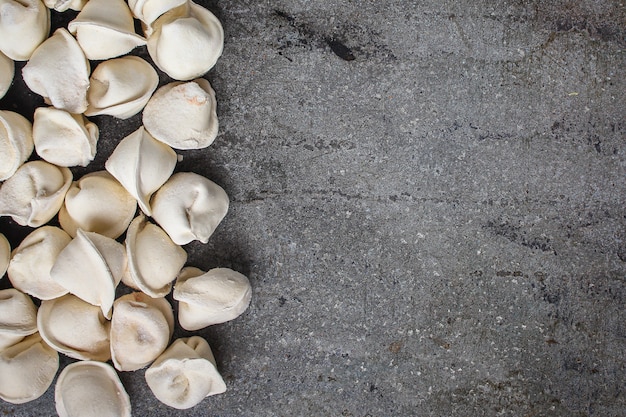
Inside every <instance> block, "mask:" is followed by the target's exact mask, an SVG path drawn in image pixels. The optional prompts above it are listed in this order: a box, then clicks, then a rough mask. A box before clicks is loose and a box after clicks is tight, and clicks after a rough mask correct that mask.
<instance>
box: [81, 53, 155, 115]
mask: <svg viewBox="0 0 626 417" xmlns="http://www.w3.org/2000/svg"><path fill="white" fill-rule="evenodd" d="M157 85H159V76H158V74H157V72H156V71H155V70H154V68H152V65H150V64H148V63H147V62H146V61H144V60H143V59H141V58H139V57H136V56H125V57H122V58H115V59H110V60H108V61H104V62H102V63H101V64H100V65H98V66H97V67H96V69H95V70H94V71H93V73H92V74H91V78H90V87H89V90H88V91H87V101H88V102H89V107H87V110H86V111H85V115H87V116H95V115H98V114H108V115H111V116H114V117H117V118H118V119H128V118H129V117H131V116H134V115H135V114H137V113H139V112H140V111H141V110H142V109H143V108H144V106H145V105H146V103H147V102H148V100H149V99H150V96H151V95H152V93H153V92H154V90H156V88H157Z"/></svg>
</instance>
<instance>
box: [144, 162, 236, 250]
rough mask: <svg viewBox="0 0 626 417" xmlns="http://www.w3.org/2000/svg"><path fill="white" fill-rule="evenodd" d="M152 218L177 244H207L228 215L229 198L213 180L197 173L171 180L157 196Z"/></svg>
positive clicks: (185, 174) (173, 177)
mask: <svg viewBox="0 0 626 417" xmlns="http://www.w3.org/2000/svg"><path fill="white" fill-rule="evenodd" d="M151 205H152V217H153V218H154V219H155V220H156V221H157V223H159V225H160V226H161V227H162V228H163V230H165V231H166V232H167V234H168V235H169V236H170V238H171V239H172V240H173V241H174V243H176V244H177V245H185V244H187V243H189V242H191V241H193V240H199V241H200V242H202V243H207V242H208V241H209V238H210V237H211V235H212V234H213V232H214V231H215V229H216V228H217V226H218V225H219V224H220V222H221V221H222V219H223V218H224V217H225V216H226V213H227V212H228V205H229V200H228V195H227V194H226V191H224V189H223V188H222V187H220V186H219V185H217V184H216V183H214V182H213V181H211V180H209V179H207V178H205V177H203V176H201V175H198V174H195V173H193V172H179V173H176V174H174V175H172V176H171V177H170V179H169V180H168V181H167V182H166V183H165V184H163V186H162V187H161V188H160V189H159V191H157V192H156V193H155V194H154V197H153V198H152V201H151Z"/></svg>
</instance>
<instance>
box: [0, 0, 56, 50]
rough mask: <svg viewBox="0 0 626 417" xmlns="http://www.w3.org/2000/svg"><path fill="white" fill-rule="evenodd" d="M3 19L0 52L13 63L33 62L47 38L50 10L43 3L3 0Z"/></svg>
mask: <svg viewBox="0 0 626 417" xmlns="http://www.w3.org/2000/svg"><path fill="white" fill-rule="evenodd" d="M0 17H1V18H0V51H2V52H3V53H4V54H5V55H6V56H8V57H9V58H11V59H12V60H14V61H26V60H27V59H30V57H31V55H32V54H33V51H34V50H35V49H37V47H38V46H39V45H40V44H41V43H42V42H43V41H44V40H45V39H46V38H47V37H48V32H49V31H50V10H48V8H47V7H46V6H45V5H44V4H43V2H42V1H41V0H1V1H0Z"/></svg>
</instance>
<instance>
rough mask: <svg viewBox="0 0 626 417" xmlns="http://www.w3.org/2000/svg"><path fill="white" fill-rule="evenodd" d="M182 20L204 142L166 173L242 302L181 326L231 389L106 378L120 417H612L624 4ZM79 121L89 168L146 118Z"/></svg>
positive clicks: (295, 11) (533, 0)
mask: <svg viewBox="0 0 626 417" xmlns="http://www.w3.org/2000/svg"><path fill="white" fill-rule="evenodd" d="M199 3H201V4H203V5H205V6H207V7H208V8H210V9H211V10H212V11H214V12H215V14H216V15H217V16H218V17H219V18H220V19H221V21H222V22H223V26H224V29H225V33H226V41H225V50H224V55H223V57H222V58H221V59H220V61H219V62H218V64H217V66H216V67H215V69H214V70H212V71H211V72H210V73H209V74H208V75H207V78H208V79H209V80H210V81H211V83H212V85H213V87H214V88H215V90H216V92H217V97H218V106H219V108H218V114H219V117H220V132H221V133H220V136H219V137H218V140H217V141H216V142H215V144H214V145H213V146H212V147H211V148H209V149H207V150H203V151H190V152H180V153H181V154H182V155H183V156H184V160H183V161H182V162H181V163H180V164H179V166H178V168H177V169H178V170H179V171H185V170H194V171H196V172H199V173H201V174H203V175H206V176H208V177H209V178H211V179H213V180H214V181H216V182H217V183H219V184H220V185H222V186H223V187H224V188H225V189H226V191H227V192H228V193H229V195H230V197H231V207H232V209H231V211H230V212H229V214H228V216H227V218H226V219H225V221H224V222H223V223H222V225H221V226H220V227H219V230H218V232H217V233H216V234H215V235H214V237H212V239H211V241H210V242H209V244H207V245H201V244H191V245H188V246H187V249H188V251H189V252H190V260H189V264H190V265H194V266H199V267H202V268H205V269H206V268H210V267H215V266H228V267H232V268H234V269H237V270H239V271H240V272H243V273H245V274H247V275H248V276H249V277H250V280H251V282H252V286H253V288H254V295H253V301H252V305H251V307H250V309H249V310H248V311H247V312H246V313H245V314H244V315H243V316H241V317H240V318H238V319H236V320H235V321H233V322H230V323H227V324H224V325H219V326H214V327H211V328H208V329H205V330H202V331H200V332H199V334H200V335H202V336H204V337H206V338H207V339H208V340H209V342H210V343H211V345H212V346H213V348H214V351H215V354H216V357H217V360H218V365H219V369H220V371H221V372H222V374H223V376H224V378H225V381H226V383H227V386H228V391H227V392H226V393H225V394H223V395H219V396H216V397H212V398H209V399H206V400H205V401H203V402H202V403H201V404H200V405H199V406H197V407H195V408H193V409H191V410H187V411H177V410H173V409H171V408H168V407H166V406H164V405H162V404H160V403H159V402H158V401H156V400H155V399H154V398H153V397H152V394H151V393H150V391H149V390H148V389H147V387H146V384H145V382H144V380H143V372H142V371H138V372H135V373H124V374H122V375H121V378H122V381H123V382H124V383H125V385H126V388H127V390H128V392H129V394H130V395H131V398H132V404H133V408H134V413H133V414H134V415H136V416H360V417H363V416H527V417H531V416H532V417H539V416H568V417H569V416H574V417H578V416H602V417H610V416H615V417H617V416H623V415H624V410H625V409H626V397H625V392H624V387H625V386H626V378H625V375H626V374H625V369H624V368H625V357H626V356H625V355H626V325H625V321H624V300H625V294H624V276H625V273H626V209H625V203H626V182H625V181H624V179H625V174H626V124H625V123H626V120H625V116H626V110H625V109H626V96H625V91H626V80H625V77H624V68H625V67H626V57H625V48H626V7H625V6H624V4H623V2H621V1H617V0H615V1H611V0H578V1H573V0H572V1H567V0H554V1H552V0H551V1H540V0H526V1H522V0H519V1H516V0H511V1H492V0H476V1H473V2H465V1H450V0H438V1H434V0H425V1H401V0H389V1H336V0H309V1H304V0H302V1H293V0H292V1H288V0H278V1H272V2H270V1H244V0H233V1H208V2H206V1H200V2H199ZM56 19H57V21H59V19H60V18H59V17H57V18H56ZM135 53H136V54H139V55H142V56H146V53H145V51H143V50H138V51H136V52H135ZM162 80H163V81H164V82H165V81H167V79H166V78H165V77H163V79H162ZM19 86H20V81H19V80H18V81H17V83H16V86H15V88H14V90H13V93H12V95H11V97H10V98H9V99H5V100H3V101H2V103H1V104H2V108H10V107H11V106H13V105H14V104H16V105H18V106H19V107H20V108H23V109H27V108H28V106H32V102H33V100H34V101H35V102H36V100H37V99H36V98H33V97H32V95H28V94H26V93H20V94H21V95H20V94H18V93H17V89H18V88H19ZM9 100H12V101H11V102H9ZM25 111H27V110H25ZM94 120H96V121H97V122H98V124H99V125H100V126H101V128H102V131H103V133H102V139H101V142H100V144H99V149H98V152H99V154H98V158H97V160H96V161H95V162H94V163H93V164H92V166H90V167H89V170H96V169H102V166H103V163H104V161H105V160H106V158H107V156H108V154H109V153H110V152H111V150H112V149H113V147H114V146H115V144H116V143H117V141H119V140H120V139H121V138H122V137H123V136H124V135H126V134H128V133H130V132H131V131H133V130H135V129H136V128H137V127H138V126H139V124H140V122H141V121H140V117H134V118H132V119H131V120H129V121H126V122H120V121H116V120H114V119H112V118H109V117H99V118H94ZM84 171H85V170H75V174H76V175H77V176H79V175H81V174H82V173H83V172H84ZM0 225H1V226H2V228H3V230H4V231H6V233H8V234H9V235H10V236H12V239H13V240H14V241H18V240H19V239H20V237H22V236H23V235H24V234H25V232H24V231H22V230H21V229H19V230H18V229H17V228H16V227H15V226H14V225H13V224H12V223H11V222H10V221H7V220H6V219H3V220H2V223H1V224H0ZM3 285H5V286H6V279H5V280H4V283H3ZM186 334H188V333H185V332H183V331H181V330H180V329H177V333H176V335H177V336H181V335H186ZM64 363H67V360H64ZM0 414H3V415H16V416H33V417H34V416H49V415H54V414H55V412H54V401H53V389H52V388H51V389H50V390H48V392H47V393H46V394H45V395H44V396H43V397H42V398H40V399H38V400H36V401H34V402H32V403H29V404H25V405H21V406H13V405H10V404H7V403H0Z"/></svg>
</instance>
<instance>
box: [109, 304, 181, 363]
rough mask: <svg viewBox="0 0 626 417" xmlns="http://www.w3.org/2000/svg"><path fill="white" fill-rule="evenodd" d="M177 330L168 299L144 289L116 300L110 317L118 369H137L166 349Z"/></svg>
mask: <svg viewBox="0 0 626 417" xmlns="http://www.w3.org/2000/svg"><path fill="white" fill-rule="evenodd" d="M173 332H174V313H173V312H172V306H171V305H170V303H169V302H168V301H167V300H166V299H165V298H152V297H150V296H148V295H146V294H143V293H141V292H135V293H132V294H127V295H123V296H121V297H120V298H118V299H117V300H115V305H114V308H113V318H112V319H111V358H112V359H113V364H114V366H115V368H116V369H117V370H119V371H136V370H137V369H141V368H143V367H145V366H146V365H148V364H150V363H151V362H152V361H154V360H155V359H156V358H157V357H158V356H159V355H160V354H161V353H163V351H164V350H165V349H166V348H167V345H168V344H169V341H170V338H171V337H172V334H173Z"/></svg>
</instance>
